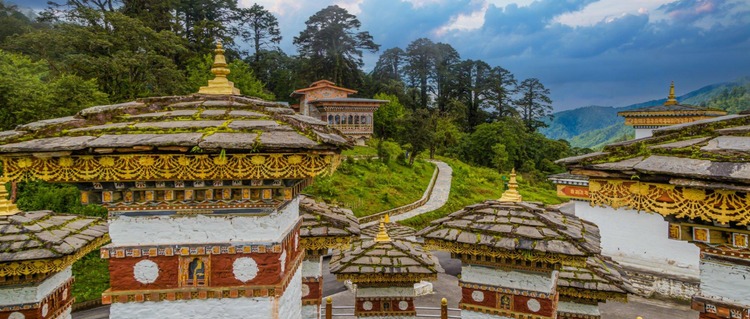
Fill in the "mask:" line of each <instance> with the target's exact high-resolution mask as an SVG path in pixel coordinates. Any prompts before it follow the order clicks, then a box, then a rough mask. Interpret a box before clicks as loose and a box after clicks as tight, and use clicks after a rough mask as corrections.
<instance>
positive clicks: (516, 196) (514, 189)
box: [500, 168, 522, 203]
mask: <svg viewBox="0 0 750 319" xmlns="http://www.w3.org/2000/svg"><path fill="white" fill-rule="evenodd" d="M521 200H522V198H521V194H520V193H519V192H518V182H516V169H515V168H514V169H513V170H512V171H511V172H510V181H508V190H506V191H505V192H503V196H501V197H500V201H501V202H514V203H520V202H521Z"/></svg>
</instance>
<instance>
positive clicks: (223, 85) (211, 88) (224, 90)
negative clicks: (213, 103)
mask: <svg viewBox="0 0 750 319" xmlns="http://www.w3.org/2000/svg"><path fill="white" fill-rule="evenodd" d="M214 53H216V56H215V57H214V64H213V66H212V67H211V73H213V74H214V75H215V76H216V77H214V79H213V80H208V86H201V88H200V90H198V93H200V94H215V95H227V94H231V95H240V89H238V88H235V87H234V83H232V82H231V81H229V80H228V79H227V75H229V73H230V72H231V71H230V70H229V68H227V60H226V58H225V57H224V47H223V46H222V44H221V41H218V42H216V50H214Z"/></svg>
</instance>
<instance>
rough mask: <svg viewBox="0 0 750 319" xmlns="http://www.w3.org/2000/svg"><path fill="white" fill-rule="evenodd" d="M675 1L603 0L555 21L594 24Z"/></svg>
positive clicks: (652, 10) (646, 10)
mask: <svg viewBox="0 0 750 319" xmlns="http://www.w3.org/2000/svg"><path fill="white" fill-rule="evenodd" d="M674 1H676V0H628V1H623V0H601V1H598V2H594V3H592V4H590V5H588V6H586V7H585V8H583V10H581V11H577V12H571V13H566V14H563V15H560V16H558V17H557V18H555V22H559V23H562V24H564V25H568V26H572V27H579V26H592V25H594V24H597V23H599V22H601V21H612V20H614V19H616V18H618V17H621V16H623V15H625V14H648V13H649V12H654V10H655V9H657V8H659V7H660V6H662V5H664V4H666V3H670V2H674ZM652 20H653V19H652Z"/></svg>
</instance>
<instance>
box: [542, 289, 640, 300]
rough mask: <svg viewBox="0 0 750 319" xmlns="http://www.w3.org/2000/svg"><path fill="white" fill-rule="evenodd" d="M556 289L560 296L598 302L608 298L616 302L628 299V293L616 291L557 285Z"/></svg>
mask: <svg viewBox="0 0 750 319" xmlns="http://www.w3.org/2000/svg"><path fill="white" fill-rule="evenodd" d="M557 291H559V292H560V297H563V296H564V297H570V298H581V299H586V300H593V301H599V302H606V301H609V300H614V301H618V302H627V301H628V295H627V294H623V293H616V292H605V291H596V290H589V289H580V288H572V287H559V286H558V287H557Z"/></svg>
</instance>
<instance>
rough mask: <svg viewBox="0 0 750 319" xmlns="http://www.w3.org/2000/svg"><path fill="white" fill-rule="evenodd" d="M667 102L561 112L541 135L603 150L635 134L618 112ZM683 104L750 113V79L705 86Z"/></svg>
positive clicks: (690, 95)
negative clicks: (608, 145)
mask: <svg viewBox="0 0 750 319" xmlns="http://www.w3.org/2000/svg"><path fill="white" fill-rule="evenodd" d="M665 100H666V99H660V100H652V101H647V102H643V103H638V104H632V105H628V106H624V107H607V106H586V107H582V108H578V109H573V110H567V111H562V112H557V113H555V114H554V116H555V118H554V120H552V121H550V122H549V123H548V124H549V127H547V128H545V129H542V130H541V132H542V134H544V135H545V136H547V137H548V138H551V139H566V140H568V141H569V142H570V144H571V145H572V146H575V147H589V148H594V149H596V148H601V147H602V146H604V145H607V144H609V143H612V142H615V141H618V140H621V139H622V136H623V135H627V136H631V137H632V135H633V134H634V133H633V129H632V128H628V127H625V124H624V122H625V119H624V118H622V117H619V116H617V112H622V111H627V110H632V109H638V108H642V107H649V106H654V105H660V104H663V103H664V101H665ZM677 100H679V101H680V102H681V103H684V104H691V105H702V106H708V107H714V108H719V109H723V110H726V111H728V112H730V113H737V112H740V111H742V110H746V109H750V77H746V78H742V79H739V80H736V81H732V82H726V83H717V84H711V85H707V86H704V87H702V88H700V89H697V90H695V91H692V92H689V93H687V94H685V95H682V96H680V97H678V98H677Z"/></svg>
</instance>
